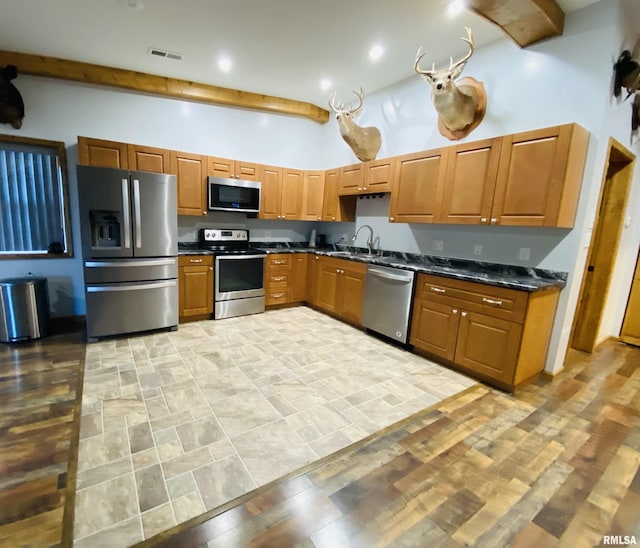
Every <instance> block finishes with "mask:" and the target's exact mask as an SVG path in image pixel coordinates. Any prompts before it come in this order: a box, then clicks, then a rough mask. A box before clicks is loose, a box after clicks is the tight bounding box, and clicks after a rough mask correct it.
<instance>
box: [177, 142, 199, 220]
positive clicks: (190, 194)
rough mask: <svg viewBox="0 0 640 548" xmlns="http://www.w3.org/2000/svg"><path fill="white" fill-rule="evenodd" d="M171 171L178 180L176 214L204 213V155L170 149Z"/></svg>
mask: <svg viewBox="0 0 640 548" xmlns="http://www.w3.org/2000/svg"><path fill="white" fill-rule="evenodd" d="M171 172H172V173H175V174H176V175H177V181H178V215H206V214H207V159H206V157H205V156H200V155H199V154H190V153H188V152H177V151H175V150H172V151H171Z"/></svg>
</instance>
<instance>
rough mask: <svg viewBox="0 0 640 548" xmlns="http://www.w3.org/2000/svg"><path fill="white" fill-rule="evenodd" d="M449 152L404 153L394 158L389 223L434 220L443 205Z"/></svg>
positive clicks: (443, 150) (427, 221) (444, 150)
mask: <svg viewBox="0 0 640 548" xmlns="http://www.w3.org/2000/svg"><path fill="white" fill-rule="evenodd" d="M448 151H449V149H448V148H442V149H437V150H430V151H424V152H419V153H415V154H407V155H405V156H400V157H399V158H398V159H397V165H396V170H395V175H394V184H393V191H392V192H391V205H390V215H389V220H390V221H392V222H396V223H433V222H435V221H436V219H437V218H438V214H439V212H440V203H441V202H442V192H443V189H444V181H445V175H446V164H447V154H448Z"/></svg>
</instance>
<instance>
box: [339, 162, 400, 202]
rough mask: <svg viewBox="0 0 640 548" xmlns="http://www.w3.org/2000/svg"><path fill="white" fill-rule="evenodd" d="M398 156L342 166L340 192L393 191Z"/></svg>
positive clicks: (345, 194)
mask: <svg viewBox="0 0 640 548" xmlns="http://www.w3.org/2000/svg"><path fill="white" fill-rule="evenodd" d="M395 164H396V158H395V157H394V158H384V159H382V160H371V161H369V162H363V163H360V164H353V165H350V166H345V167H342V168H340V173H339V180H340V187H339V194H340V195H341V196H348V195H351V194H373V193H376V192H391V189H392V188H393V174H394V168H395Z"/></svg>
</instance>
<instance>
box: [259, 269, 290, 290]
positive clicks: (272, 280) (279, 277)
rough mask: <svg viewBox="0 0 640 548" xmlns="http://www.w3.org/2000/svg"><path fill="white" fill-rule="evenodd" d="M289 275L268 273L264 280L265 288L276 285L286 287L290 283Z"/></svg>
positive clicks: (286, 273) (285, 273)
mask: <svg viewBox="0 0 640 548" xmlns="http://www.w3.org/2000/svg"><path fill="white" fill-rule="evenodd" d="M289 278H290V274H289V273H288V272H284V273H283V272H272V273H270V274H269V275H268V276H267V278H266V280H265V283H266V284H267V286H269V287H270V286H272V285H277V284H282V285H285V286H286V285H288V284H289V282H290V279H289Z"/></svg>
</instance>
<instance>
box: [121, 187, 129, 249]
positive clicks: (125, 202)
mask: <svg viewBox="0 0 640 548" xmlns="http://www.w3.org/2000/svg"><path fill="white" fill-rule="evenodd" d="M122 209H123V210H124V247H125V248H126V249H129V248H130V247H131V208H130V206H129V179H122Z"/></svg>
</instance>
